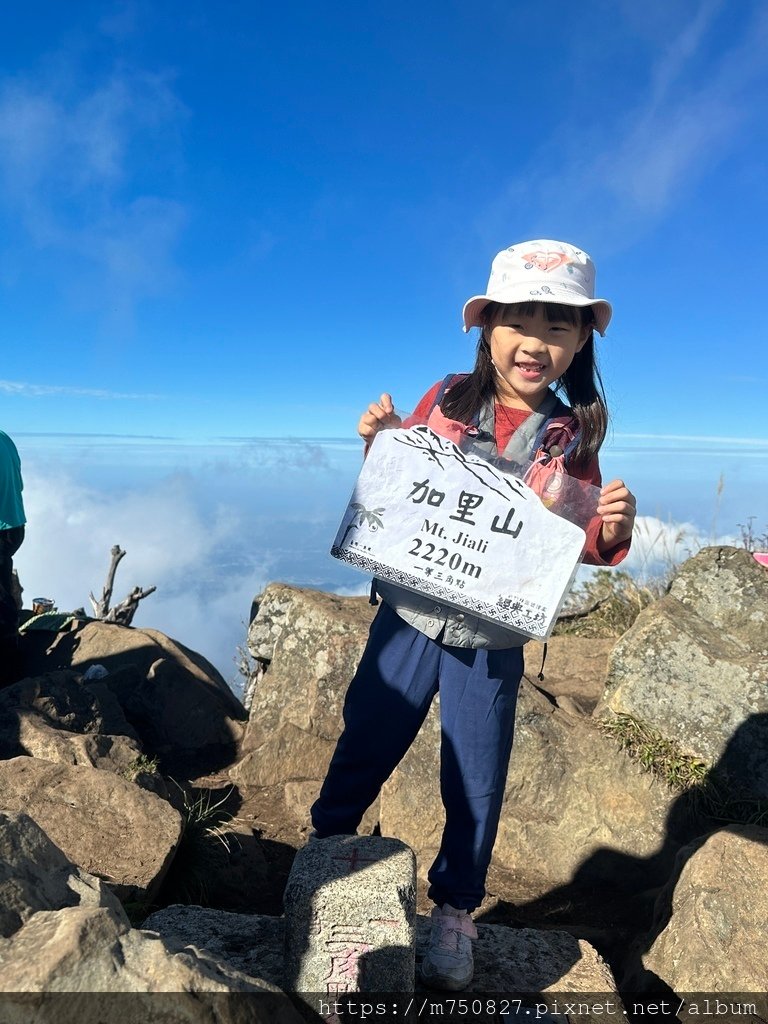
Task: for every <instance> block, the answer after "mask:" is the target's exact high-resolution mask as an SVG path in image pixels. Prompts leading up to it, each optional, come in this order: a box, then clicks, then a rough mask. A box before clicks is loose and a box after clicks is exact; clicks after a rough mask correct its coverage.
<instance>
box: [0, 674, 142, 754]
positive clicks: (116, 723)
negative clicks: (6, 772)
mask: <svg viewBox="0 0 768 1024" xmlns="http://www.w3.org/2000/svg"><path fill="white" fill-rule="evenodd" d="M141 753H142V750H141V745H140V743H139V740H138V736H137V735H136V733H135V732H134V730H133V728H132V727H131V726H130V725H129V724H128V722H127V721H126V719H125V716H124V715H123V713H122V710H121V709H120V705H119V704H118V703H117V701H116V700H115V697H114V695H113V694H112V693H111V692H110V691H109V690H108V689H107V688H106V687H104V686H101V685H99V684H98V683H91V684H89V683H85V682H84V681H83V680H82V679H81V677H80V676H79V675H78V673H76V672H72V671H65V670H62V671H57V672H48V673H46V674H45V675H43V676H36V677H34V678H31V679H23V680H22V681H21V682H18V683H14V685H12V686H8V687H6V688H5V689H4V690H0V756H1V757H3V758H10V757H17V756H20V755H24V754H26V755H28V756H30V757H38V758H41V759H43V760H46V761H55V762H59V763H61V764H88V765H92V766H93V767H94V768H102V769H106V770H108V771H115V772H124V771H126V770H127V769H128V768H129V766H130V765H131V764H132V763H133V762H135V761H136V759H137V758H138V757H139V756H140V755H141Z"/></svg>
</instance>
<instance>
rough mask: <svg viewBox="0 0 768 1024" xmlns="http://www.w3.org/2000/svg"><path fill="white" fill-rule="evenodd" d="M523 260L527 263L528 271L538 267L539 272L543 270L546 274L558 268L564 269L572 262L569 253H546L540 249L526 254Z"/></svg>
mask: <svg viewBox="0 0 768 1024" xmlns="http://www.w3.org/2000/svg"><path fill="white" fill-rule="evenodd" d="M523 259H524V260H525V261H526V264H525V269H526V270H530V269H531V268H532V267H536V268H537V269H538V270H543V271H545V272H546V271H548V270H555V268H556V267H562V266H564V265H566V264H568V263H571V262H572V261H571V257H570V256H569V255H568V253H565V252H552V251H550V252H544V251H543V250H542V249H539V250H537V251H536V252H528V253H525V255H524V256H523Z"/></svg>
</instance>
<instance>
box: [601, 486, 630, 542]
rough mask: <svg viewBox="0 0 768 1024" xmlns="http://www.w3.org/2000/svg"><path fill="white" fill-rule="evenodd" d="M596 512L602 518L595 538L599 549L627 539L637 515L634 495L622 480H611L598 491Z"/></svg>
mask: <svg viewBox="0 0 768 1024" xmlns="http://www.w3.org/2000/svg"><path fill="white" fill-rule="evenodd" d="M597 514H598V515H599V516H600V518H601V519H602V520H603V525H602V527H601V528H600V536H599V537H598V540H597V547H598V550H599V551H609V550H610V549H611V548H613V547H616V545H617V544H621V542H622V541H624V540H629V538H630V537H631V536H632V528H633V526H634V525H635V516H636V515H637V502H636V501H635V496H634V494H633V493H632V491H630V489H629V488H628V487H627V486H626V485H625V483H624V481H623V480H611V482H610V483H609V484H606V485H605V487H603V489H602V490H601V491H600V501H599V503H598V506H597Z"/></svg>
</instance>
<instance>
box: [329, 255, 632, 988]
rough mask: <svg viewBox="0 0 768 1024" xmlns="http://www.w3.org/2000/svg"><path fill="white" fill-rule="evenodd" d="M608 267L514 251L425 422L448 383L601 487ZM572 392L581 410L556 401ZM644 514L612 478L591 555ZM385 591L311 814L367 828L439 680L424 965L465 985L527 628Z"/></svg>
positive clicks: (378, 408)
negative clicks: (470, 345) (597, 337)
mask: <svg viewBox="0 0 768 1024" xmlns="http://www.w3.org/2000/svg"><path fill="white" fill-rule="evenodd" d="M594 277H595V270H594V265H593V263H592V261H591V260H590V258H589V256H587V254H586V253H585V252H583V251H582V250H580V249H577V248H575V247H574V246H572V245H569V244H567V243H565V242H555V241H551V240H549V239H544V240H537V241H532V242H522V243H520V244H519V245H514V246H511V247H510V248H509V249H505V250H504V251H503V252H500V253H499V254H498V255H497V256H496V258H495V259H494V261H493V265H492V268H491V276H490V280H489V282H488V288H487V291H486V294H485V295H478V296H475V297H474V298H472V299H470V300H469V301H468V302H467V303H466V305H465V306H464V329H465V331H467V330H469V329H470V328H471V327H479V328H480V340H479V343H478V346H477V359H476V361H475V367H474V369H473V370H472V372H471V373H470V374H468V375H465V376H460V377H456V378H453V379H451V380H449V386H448V387H447V389H446V387H445V384H444V383H441V382H438V383H437V384H435V385H434V386H433V387H432V388H431V389H430V390H429V391H428V392H427V394H426V395H425V396H424V397H423V398H422V400H421V401H420V402H419V404H418V406H417V408H416V410H415V413H414V418H415V420H416V421H417V422H423V421H425V420H426V419H427V418H428V416H429V414H430V412H431V411H432V409H433V407H434V405H435V402H436V400H437V399H438V398H439V397H440V395H441V394H442V398H441V400H440V411H441V412H442V413H443V414H444V416H445V417H446V418H448V419H450V420H454V421H459V422H461V423H465V424H475V425H477V426H478V428H479V429H481V430H482V432H483V434H484V436H486V437H487V438H488V441H487V443H488V444H490V448H491V451H490V453H489V454H491V455H492V456H498V455H508V456H510V457H512V455H514V458H515V461H516V462H520V461H524V459H525V458H526V457H529V458H533V456H534V455H536V454H537V453H536V452H534V451H527V452H525V453H521V451H520V448H521V445H522V447H523V448H526V447H530V446H531V445H532V443H533V438H534V437H535V436H537V435H538V436H540V437H541V436H542V431H543V438H544V442H543V447H544V449H545V452H549V453H550V454H551V455H552V456H553V457H557V456H560V455H561V454H562V452H563V451H564V450H565V441H566V439H567V440H569V441H571V443H570V444H569V445H568V450H569V455H568V458H567V463H566V465H567V470H568V472H569V473H570V474H571V475H572V476H575V477H578V478H579V479H581V480H585V481H588V482H589V483H592V484H597V485H600V483H601V478H600V469H599V467H598V462H597V452H598V450H599V448H600V445H601V443H602V441H603V438H604V437H605V432H606V425H607V419H608V416H607V410H606V406H605V399H604V396H603V391H602V385H601V382H600V376H599V373H598V371H597V366H596V364H595V357H594V348H593V331H594V330H597V331H598V332H599V333H600V334H604V332H605V329H606V327H607V325H608V321H609V320H610V317H611V307H610V305H609V303H608V302H606V301H605V300H603V299H596V298H595V297H594ZM550 385H554V389H553V388H550ZM560 390H561V391H563V392H564V394H565V396H566V398H567V399H568V402H569V405H570V408H568V407H566V406H564V405H563V404H562V403H561V402H559V401H558V399H557V398H556V396H555V394H554V391H560ZM526 423H527V425H526V426H525V427H524V426H523V424H526ZM400 425H401V421H400V419H399V418H398V417H397V415H396V414H395V411H394V406H393V403H392V399H391V397H390V395H388V394H383V395H382V396H381V398H380V399H379V401H378V402H374V403H373V404H372V405H370V406H369V408H368V411H367V412H365V413H364V414H363V416H362V417H361V419H360V423H359V425H358V432H359V434H360V435H361V437H362V438H363V439H364V440H365V442H366V446H368V445H370V443H371V442H372V441H373V439H374V437H375V436H376V434H377V433H378V432H379V431H380V430H384V429H386V428H388V427H399V426H400ZM531 425H533V426H534V427H535V428H536V429H533V430H532V429H531ZM521 428H522V429H521ZM516 432H518V433H517V435H516ZM516 437H517V441H516ZM521 439H522V441H521ZM521 454H522V458H521ZM542 454H543V453H542ZM634 518H635V499H634V497H633V495H632V494H631V493H630V491H629V490H628V489H627V487H626V486H625V485H624V483H623V482H622V481H621V480H614V481H612V482H611V483H609V484H607V485H606V486H605V487H603V488H602V490H601V492H600V503H599V505H598V508H597V514H596V516H595V517H594V519H593V520H592V521H591V522H590V524H589V527H588V529H587V543H586V549H585V554H584V561H585V562H588V563H589V564H592V565H616V564H617V563H618V562H620V561H621V560H622V559H623V558H624V557H625V555H626V553H627V551H628V549H629V544H630V538H631V535H632V527H633V523H634ZM376 589H377V591H378V593H379V595H380V596H381V597H382V598H383V603H382V604H381V606H380V608H379V611H378V614H377V616H376V618H375V620H374V622H373V624H372V626H371V631H370V635H369V639H368V644H367V646H366V649H365V652H364V654H363V657H362V660H361V662H360V666H359V668H358V670H357V673H356V675H355V677H354V679H353V680H352V682H351V684H350V687H349V691H348V693H347V696H346V700H345V704H344V732H343V733H342V735H341V737H340V739H339V742H338V745H337V747H336V750H335V752H334V755H333V758H332V760H331V764H330V767H329V769H328V774H327V777H326V779H325V782H324V783H323V786H322V789H321V792H320V796H319V798H318V800H317V801H316V803H315V804H314V805H313V807H312V824H313V826H314V829H315V835H316V836H317V837H318V838H323V837H327V836H331V835H343V834H352V833H354V832H355V831H356V829H357V827H358V825H359V823H360V820H361V818H362V816H363V814H364V812H365V810H366V808H367V807H368V806H369V805H370V804H371V803H372V802H373V801H374V800H375V798H376V796H377V794H378V792H379V790H380V788H381V786H382V785H383V783H384V782H385V781H386V779H387V778H388V777H389V775H390V774H391V773H392V771H393V770H394V768H395V766H396V765H397V764H398V762H399V761H400V760H401V758H402V757H403V755H404V754H405V752H406V751H407V750H408V748H409V746H410V745H411V743H412V742H413V740H414V738H415V737H416V734H417V732H418V731H419V728H420V726H421V724H422V722H423V721H424V719H425V718H426V715H427V712H428V710H429V706H430V704H431V702H432V699H433V698H434V696H435V694H436V693H437V692H438V690H439V692H440V717H441V763H440V788H441V795H442V799H443V805H444V807H445V828H444V831H443V836H442V843H441V846H440V850H439V852H438V855H437V858H436V859H435V862H434V863H433V864H432V866H431V868H430V870H429V874H428V877H429V881H430V888H429V892H428V895H429V898H430V899H431V900H433V901H434V903H435V904H436V906H435V908H434V909H433V911H432V933H431V938H430V946H429V950H428V952H427V953H426V955H425V957H424V960H423V962H422V968H421V971H422V977H423V979H424V981H425V982H426V983H427V984H428V985H431V986H433V987H438V988H447V989H461V988H464V987H466V986H467V985H468V984H469V982H470V981H471V979H472V973H473V958H472V939H474V938H476V937H477V932H476V929H475V926H474V923H473V922H472V918H471V917H470V916H469V915H470V912H471V911H472V910H474V909H475V908H476V907H477V906H479V904H480V903H481V901H482V899H483V896H484V894H485V877H486V873H487V870H488V865H489V863H490V859H491V852H492V850H493V844H494V841H495V838H496V831H497V827H498V822H499V815H500V812H501V804H502V798H503V795H504V786H505V782H506V777H507V767H508V763H509V756H510V751H511V747H512V732H513V726H514V718H515V703H516V699H517V690H518V686H519V683H520V678H521V675H522V672H523V657H522V645H523V644H524V643H525V640H526V638H525V637H523V636H522V635H521V634H519V633H515V632H512V631H511V630H509V629H506V628H504V627H502V626H500V625H496V624H493V623H491V622H488V621H484V620H481V619H478V618H476V617H475V616H473V615H471V614H470V613H469V612H461V611H459V610H457V609H454V608H450V607H441V606H440V605H438V604H436V603H435V601H434V600H433V599H431V598H428V597H426V596H423V597H422V596H421V595H418V594H414V593H412V592H410V591H407V590H404V589H402V588H400V587H397V586H395V585H394V584H391V583H385V582H384V581H380V580H378V581H376Z"/></svg>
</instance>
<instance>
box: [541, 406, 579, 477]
mask: <svg viewBox="0 0 768 1024" xmlns="http://www.w3.org/2000/svg"><path fill="white" fill-rule="evenodd" d="M553 397H554V399H555V404H554V405H553V407H552V409H551V411H550V412H549V414H548V415H547V416H546V419H545V421H544V423H542V424H541V426H540V427H539V429H538V431H537V432H536V437H535V438H534V441H533V446H532V448H531V458H534V457H535V455H536V452H538V451H539V450H540V449H541V448H545V447H547V440H548V438H547V435H549V434H555V439H553V440H552V441H551V442H550V443H551V444H559V445H560V447H561V448H562V449H563V455H564V456H565V462H566V465H567V464H568V460H569V458H570V456H571V455H572V454H573V452H574V451H575V450H576V447H577V445H578V443H579V438H580V434H581V431H580V428H579V423H578V420H577V419H576V417H575V416H574V415H573V412H572V411H571V409H570V408H569V407H568V406H567V405H566V404H565V402H563V401H561V399H559V398H558V397H557V395H555V394H554V392H553ZM558 435H559V436H558Z"/></svg>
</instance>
